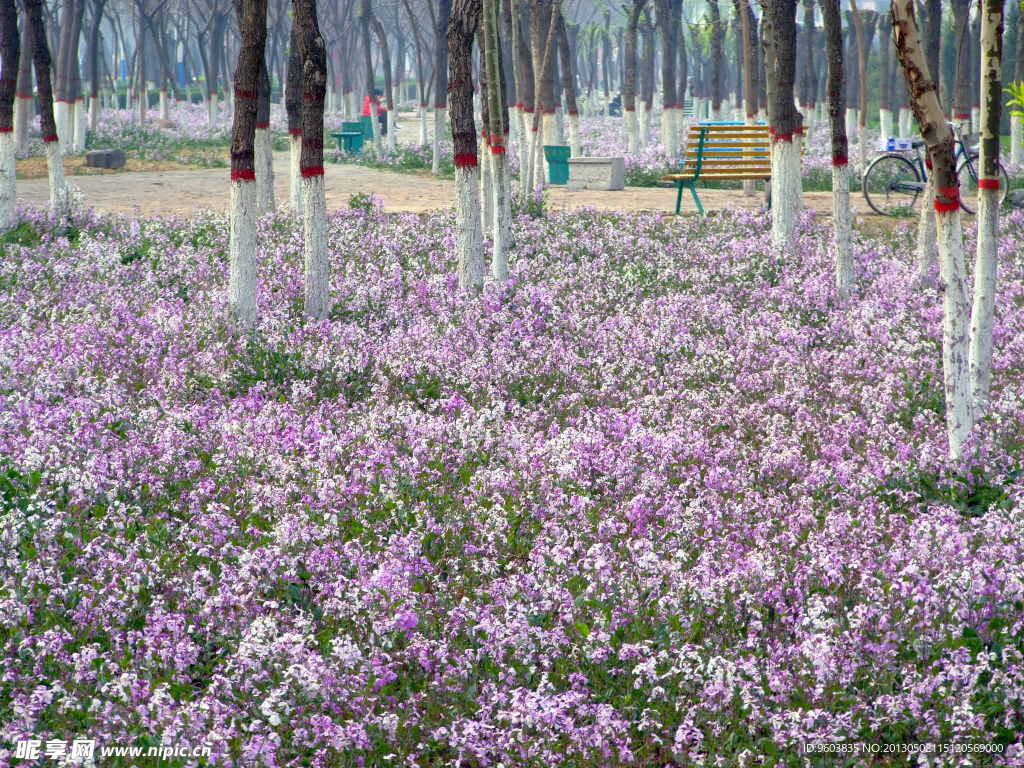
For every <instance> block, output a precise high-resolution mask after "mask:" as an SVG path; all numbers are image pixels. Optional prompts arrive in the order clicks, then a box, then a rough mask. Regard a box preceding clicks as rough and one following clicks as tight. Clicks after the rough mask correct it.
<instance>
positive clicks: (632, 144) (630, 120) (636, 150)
mask: <svg viewBox="0 0 1024 768" xmlns="http://www.w3.org/2000/svg"><path fill="white" fill-rule="evenodd" d="M625 114H626V136H627V141H628V149H627V150H626V151H627V152H628V153H629V154H630V155H632V156H636V155H638V154H640V124H639V122H638V120H637V116H636V110H635V109H627V110H625Z"/></svg>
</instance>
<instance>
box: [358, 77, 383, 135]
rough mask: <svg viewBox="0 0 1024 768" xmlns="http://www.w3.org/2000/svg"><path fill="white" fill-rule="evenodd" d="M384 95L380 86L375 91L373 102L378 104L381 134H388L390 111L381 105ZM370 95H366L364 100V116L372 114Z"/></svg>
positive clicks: (378, 120)
mask: <svg viewBox="0 0 1024 768" xmlns="http://www.w3.org/2000/svg"><path fill="white" fill-rule="evenodd" d="M381 96H382V94H381V92H380V88H377V89H375V90H374V92H373V103H374V104H376V105H377V122H379V123H380V135H381V136H387V135H388V111H387V110H386V109H384V107H382V106H381V105H380V97H381ZM370 114H371V113H370V96H369V95H367V96H366V100H365V101H364V102H363V116H364V117H369V116H370Z"/></svg>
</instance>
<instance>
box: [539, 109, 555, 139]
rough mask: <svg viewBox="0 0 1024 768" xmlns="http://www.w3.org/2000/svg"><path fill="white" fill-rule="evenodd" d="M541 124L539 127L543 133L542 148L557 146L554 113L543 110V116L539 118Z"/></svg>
mask: <svg viewBox="0 0 1024 768" xmlns="http://www.w3.org/2000/svg"><path fill="white" fill-rule="evenodd" d="M541 122H542V124H543V125H542V126H541V127H542V129H543V131H544V146H545V147H554V146H558V144H559V141H558V123H557V120H556V118H555V113H554V112H548V111H547V110H544V114H543V115H542V116H541Z"/></svg>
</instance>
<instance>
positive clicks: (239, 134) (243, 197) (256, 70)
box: [228, 0, 267, 331]
mask: <svg viewBox="0 0 1024 768" xmlns="http://www.w3.org/2000/svg"><path fill="white" fill-rule="evenodd" d="M235 13H236V14H237V15H238V28H239V32H240V34H241V38H242V43H241V46H240V47H239V50H238V66H237V67H236V69H235V89H236V90H235V117H234V122H233V124H232V129H231V222H230V225H231V240H230V243H231V246H230V258H229V263H230V270H231V273H230V278H229V282H228V309H229V311H230V312H231V314H232V316H233V317H234V318H235V320H236V321H237V322H238V324H239V326H240V327H241V329H242V330H243V331H248V330H250V329H252V328H253V327H254V326H255V325H256V321H257V308H256V269H257V264H256V217H257V215H258V213H259V200H258V197H257V189H256V148H255V145H256V122H257V119H258V118H257V113H258V109H259V92H258V88H259V77H260V69H261V67H262V65H263V57H264V50H265V48H266V41H267V0H235Z"/></svg>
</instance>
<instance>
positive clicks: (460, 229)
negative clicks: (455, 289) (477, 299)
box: [455, 165, 484, 289]
mask: <svg viewBox="0 0 1024 768" xmlns="http://www.w3.org/2000/svg"><path fill="white" fill-rule="evenodd" d="M455 221H456V222H457V225H456V232H455V254H456V257H457V259H458V266H459V287H460V288H463V289H471V288H472V289H475V288H482V287H483V284H484V239H483V231H482V227H481V222H480V169H479V168H478V167H477V166H476V165H471V166H459V167H456V169H455Z"/></svg>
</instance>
